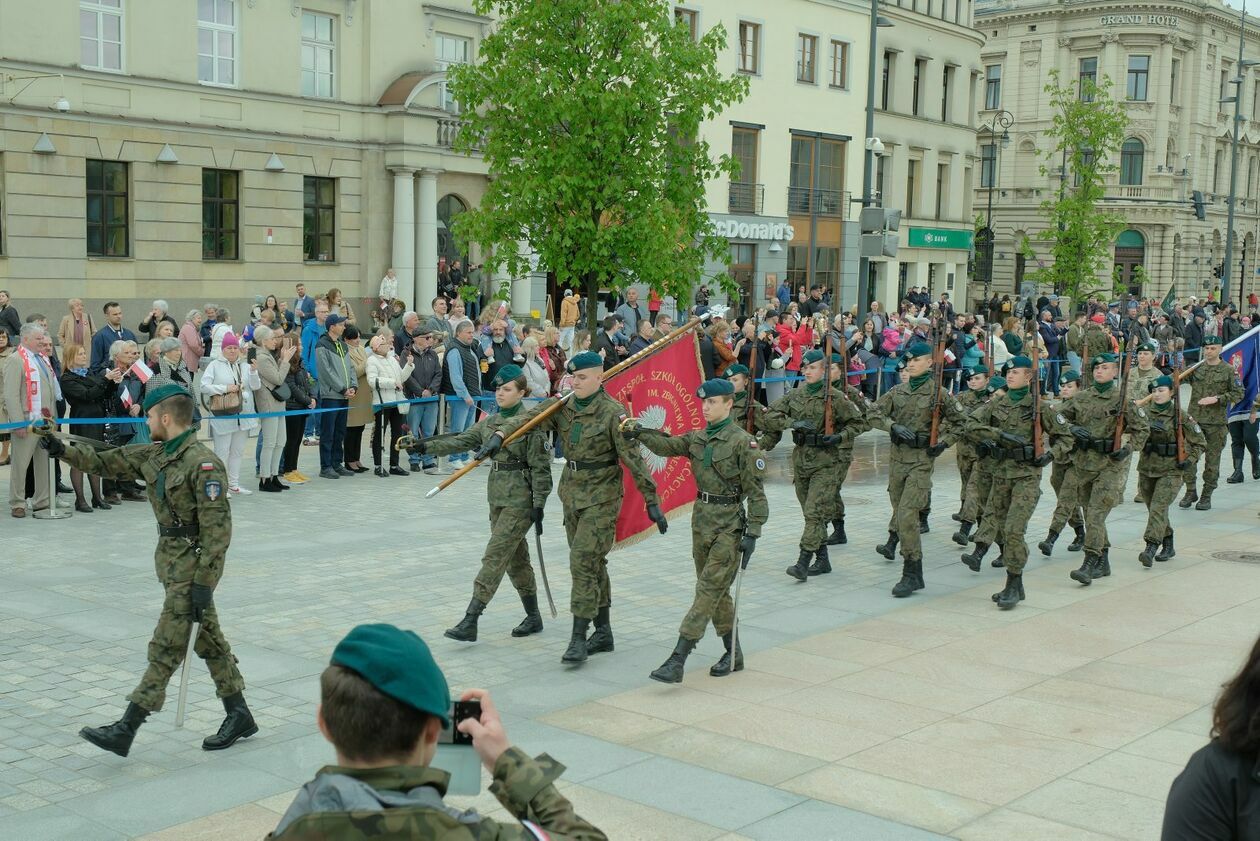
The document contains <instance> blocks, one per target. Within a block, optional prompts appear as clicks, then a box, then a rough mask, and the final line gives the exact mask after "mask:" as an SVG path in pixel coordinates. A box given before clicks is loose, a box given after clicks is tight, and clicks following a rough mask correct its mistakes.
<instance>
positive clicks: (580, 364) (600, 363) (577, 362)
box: [564, 350, 604, 374]
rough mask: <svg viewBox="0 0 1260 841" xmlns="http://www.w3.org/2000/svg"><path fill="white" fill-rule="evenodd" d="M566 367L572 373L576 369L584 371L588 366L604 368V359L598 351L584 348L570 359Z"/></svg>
mask: <svg viewBox="0 0 1260 841" xmlns="http://www.w3.org/2000/svg"><path fill="white" fill-rule="evenodd" d="M564 367H565V369H566V370H567V371H568V372H569V373H570V374H572V373H573V372H574V371H582V370H584V369H586V368H603V367H604V360H603V358H602V357H601V356H600V355H599V354H598V353H595V352H594V351H592V350H584V351H582V352H581V353H579V354H578V355H577V356H575V357H573V358H572V359H570V360H569V364H568V365H566V366H564Z"/></svg>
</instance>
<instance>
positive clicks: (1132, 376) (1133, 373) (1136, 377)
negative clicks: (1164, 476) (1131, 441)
mask: <svg viewBox="0 0 1260 841" xmlns="http://www.w3.org/2000/svg"><path fill="white" fill-rule="evenodd" d="M1158 355H1159V342H1157V341H1155V340H1154V339H1147V340H1146V341H1144V342H1142V343H1141V344H1139V345H1138V349H1137V354H1136V357H1137V365H1135V366H1133V368H1132V370H1130V371H1129V377H1128V386H1127V388H1128V393H1129V400H1141V399H1142V398H1144V397H1146V396H1147V395H1148V394H1150V393H1151V387H1150V386H1151V383H1152V382H1154V381H1155V379H1156V378H1157V377H1159V376H1161V375H1162V374H1163V373H1164V372H1163V371H1161V370H1159V369H1158V368H1156V367H1155V357H1156V356H1158ZM1130 461H1132V457H1131V456H1130ZM1128 485H1129V469H1128V464H1127V463H1126V465H1125V471H1124V484H1123V485H1121V487H1120V499H1121V501H1123V500H1124V494H1125V489H1126V488H1127V487H1128ZM1133 501H1134V502H1138V503H1141V502H1145V501H1146V500H1145V499H1143V498H1142V489H1141V488H1138V493H1137V496H1136V497H1135V498H1134V500H1133Z"/></svg>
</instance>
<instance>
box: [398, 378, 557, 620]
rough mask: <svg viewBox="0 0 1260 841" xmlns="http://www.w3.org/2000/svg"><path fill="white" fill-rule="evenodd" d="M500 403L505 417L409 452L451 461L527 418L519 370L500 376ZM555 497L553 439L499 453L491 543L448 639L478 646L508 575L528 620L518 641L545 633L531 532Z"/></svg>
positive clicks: (534, 435) (422, 442)
mask: <svg viewBox="0 0 1260 841" xmlns="http://www.w3.org/2000/svg"><path fill="white" fill-rule="evenodd" d="M492 384H493V385H494V389H495V391H494V400H495V403H496V404H498V407H499V411H498V412H496V413H495V414H493V415H487V416H486V417H485V418H483V419H482V420H480V421H478V422H477V423H476V424H475V425H474V426H472V427H470V428H468V429H467V430H465V431H464V432H460V433H456V434H454V435H439V436H436V437H434V438H421V439H418V440H415V441H413V442H412V443H410V444H409V445H408V446H407V451H408V452H410V453H413V454H415V455H435V456H445V455H451V454H453V453H466V452H468V451H469V450H475V449H477V448H479V447H480V446H481V445H482V444H484V443H485V442H486V440H487V439H489V438H490V437H491V436H493V435H494V433H495V432H496V431H497V430H499V429H500V428H501V427H503V426H504V425H506V424H507V423H508V422H510V421H512V420H513V419H514V418H515V417H516V416H517V415H519V414H520V413H521V408H522V403H521V399H522V398H523V397H524V396H525V391H526V387H527V386H526V382H525V373H524V372H523V371H522V370H521V369H520V368H519V367H518V366H516V365H504V366H503V367H502V368H500V369H499V371H498V373H496V374H495V376H494V380H493V383H492ZM550 493H551V453H550V451H549V449H548V446H547V436H546V434H545V433H543V432H541V431H539V430H536V429H535V430H531V431H530V432H529V433H528V434H527V435H523V436H521V437H520V438H518V439H517V440H515V441H513V442H512V443H511V444H508V445H507V446H505V447H503V448H502V449H500V450H499V451H498V452H497V453H495V456H494V459H493V460H492V461H491V462H490V479H489V480H488V481H487V482H486V497H487V500H488V501H489V503H490V542H489V543H488V544H486V551H485V554H484V555H482V557H481V570H480V571H479V572H478V573H477V577H476V579H474V581H473V596H472V601H471V602H469V603H468V610H467V611H466V612H465V613H464V618H463V619H462V620H460V622H459V624H457V625H456V626H455V627H454V628H450V629H449V630H447V631H446V636H448V637H450V638H451V639H453V640H459V641H460V642H475V641H476V639H477V619H478V617H480V616H481V614H482V612H483V611H485V609H486V605H488V604H490V600H491V599H492V598H494V593H495V591H496V590H498V589H499V584H500V582H502V581H503V574H504V573H505V572H506V573H507V575H508V578H509V579H511V581H512V586H513V587H515V588H516V592H517V593H518V594H520V597H521V604H522V605H523V606H524V607H525V618H524V619H523V620H522V621H521V623H520V624H519V625H517V626H516V627H515V628H513V629H512V636H514V637H527V636H529V635H530V634H536V633H538V632H539V631H541V630H542V629H543V623H542V614H541V613H539V611H538V585H537V584H536V583H535V581H534V568H533V567H532V566H530V562H529V546H528V543H527V541H528V538H529V530H530V527H531V526H535V525H539V526H540V525H541V523H542V520H543V508H544V507H545V506H546V504H547V496H548V494H550Z"/></svg>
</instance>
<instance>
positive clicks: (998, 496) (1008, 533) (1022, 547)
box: [976, 471, 1041, 575]
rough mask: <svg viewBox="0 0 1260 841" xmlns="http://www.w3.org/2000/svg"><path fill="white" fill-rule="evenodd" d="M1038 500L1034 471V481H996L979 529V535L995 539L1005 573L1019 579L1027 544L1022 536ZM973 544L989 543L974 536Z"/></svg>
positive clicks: (1026, 478) (1038, 484)
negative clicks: (992, 536)
mask: <svg viewBox="0 0 1260 841" xmlns="http://www.w3.org/2000/svg"><path fill="white" fill-rule="evenodd" d="M1039 499H1041V471H1037V475H1036V476H1035V477H1032V476H1023V477H1020V478H1016V479H1010V478H1006V477H997V478H995V479H994V480H993V488H992V489H991V490H990V491H989V506H988V508H986V509H985V512H984V525H982V526H981V527H980V531H981V533H982V534H983V533H985V532H988V533H991V534H993V535H994V539H995V540H996V541H997V543H998V544H999V545H1000V546H1001V547H1002V557H1003V558H1004V559H1005V560H1006V571H1007V572H1010V573H1012V574H1014V575H1022V574H1023V572H1024V564H1026V563H1028V542H1027V540H1025V534H1026V532H1027V531H1028V521H1029V519H1031V518H1032V514H1033V510H1034V509H1036V507H1037V500H1039ZM976 542H977V543H981V542H985V543H987V542H988V541H986V540H983V539H982V537H981V536H980V535H977V536H976Z"/></svg>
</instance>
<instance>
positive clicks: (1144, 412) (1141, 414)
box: [1137, 406, 1146, 418]
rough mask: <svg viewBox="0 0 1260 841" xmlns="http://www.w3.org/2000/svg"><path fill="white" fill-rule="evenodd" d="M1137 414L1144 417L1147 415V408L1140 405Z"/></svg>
mask: <svg viewBox="0 0 1260 841" xmlns="http://www.w3.org/2000/svg"><path fill="white" fill-rule="evenodd" d="M1137 416H1138V417H1139V418H1144V417H1146V410H1145V409H1143V408H1142V407H1141V406H1138V407H1137Z"/></svg>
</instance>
